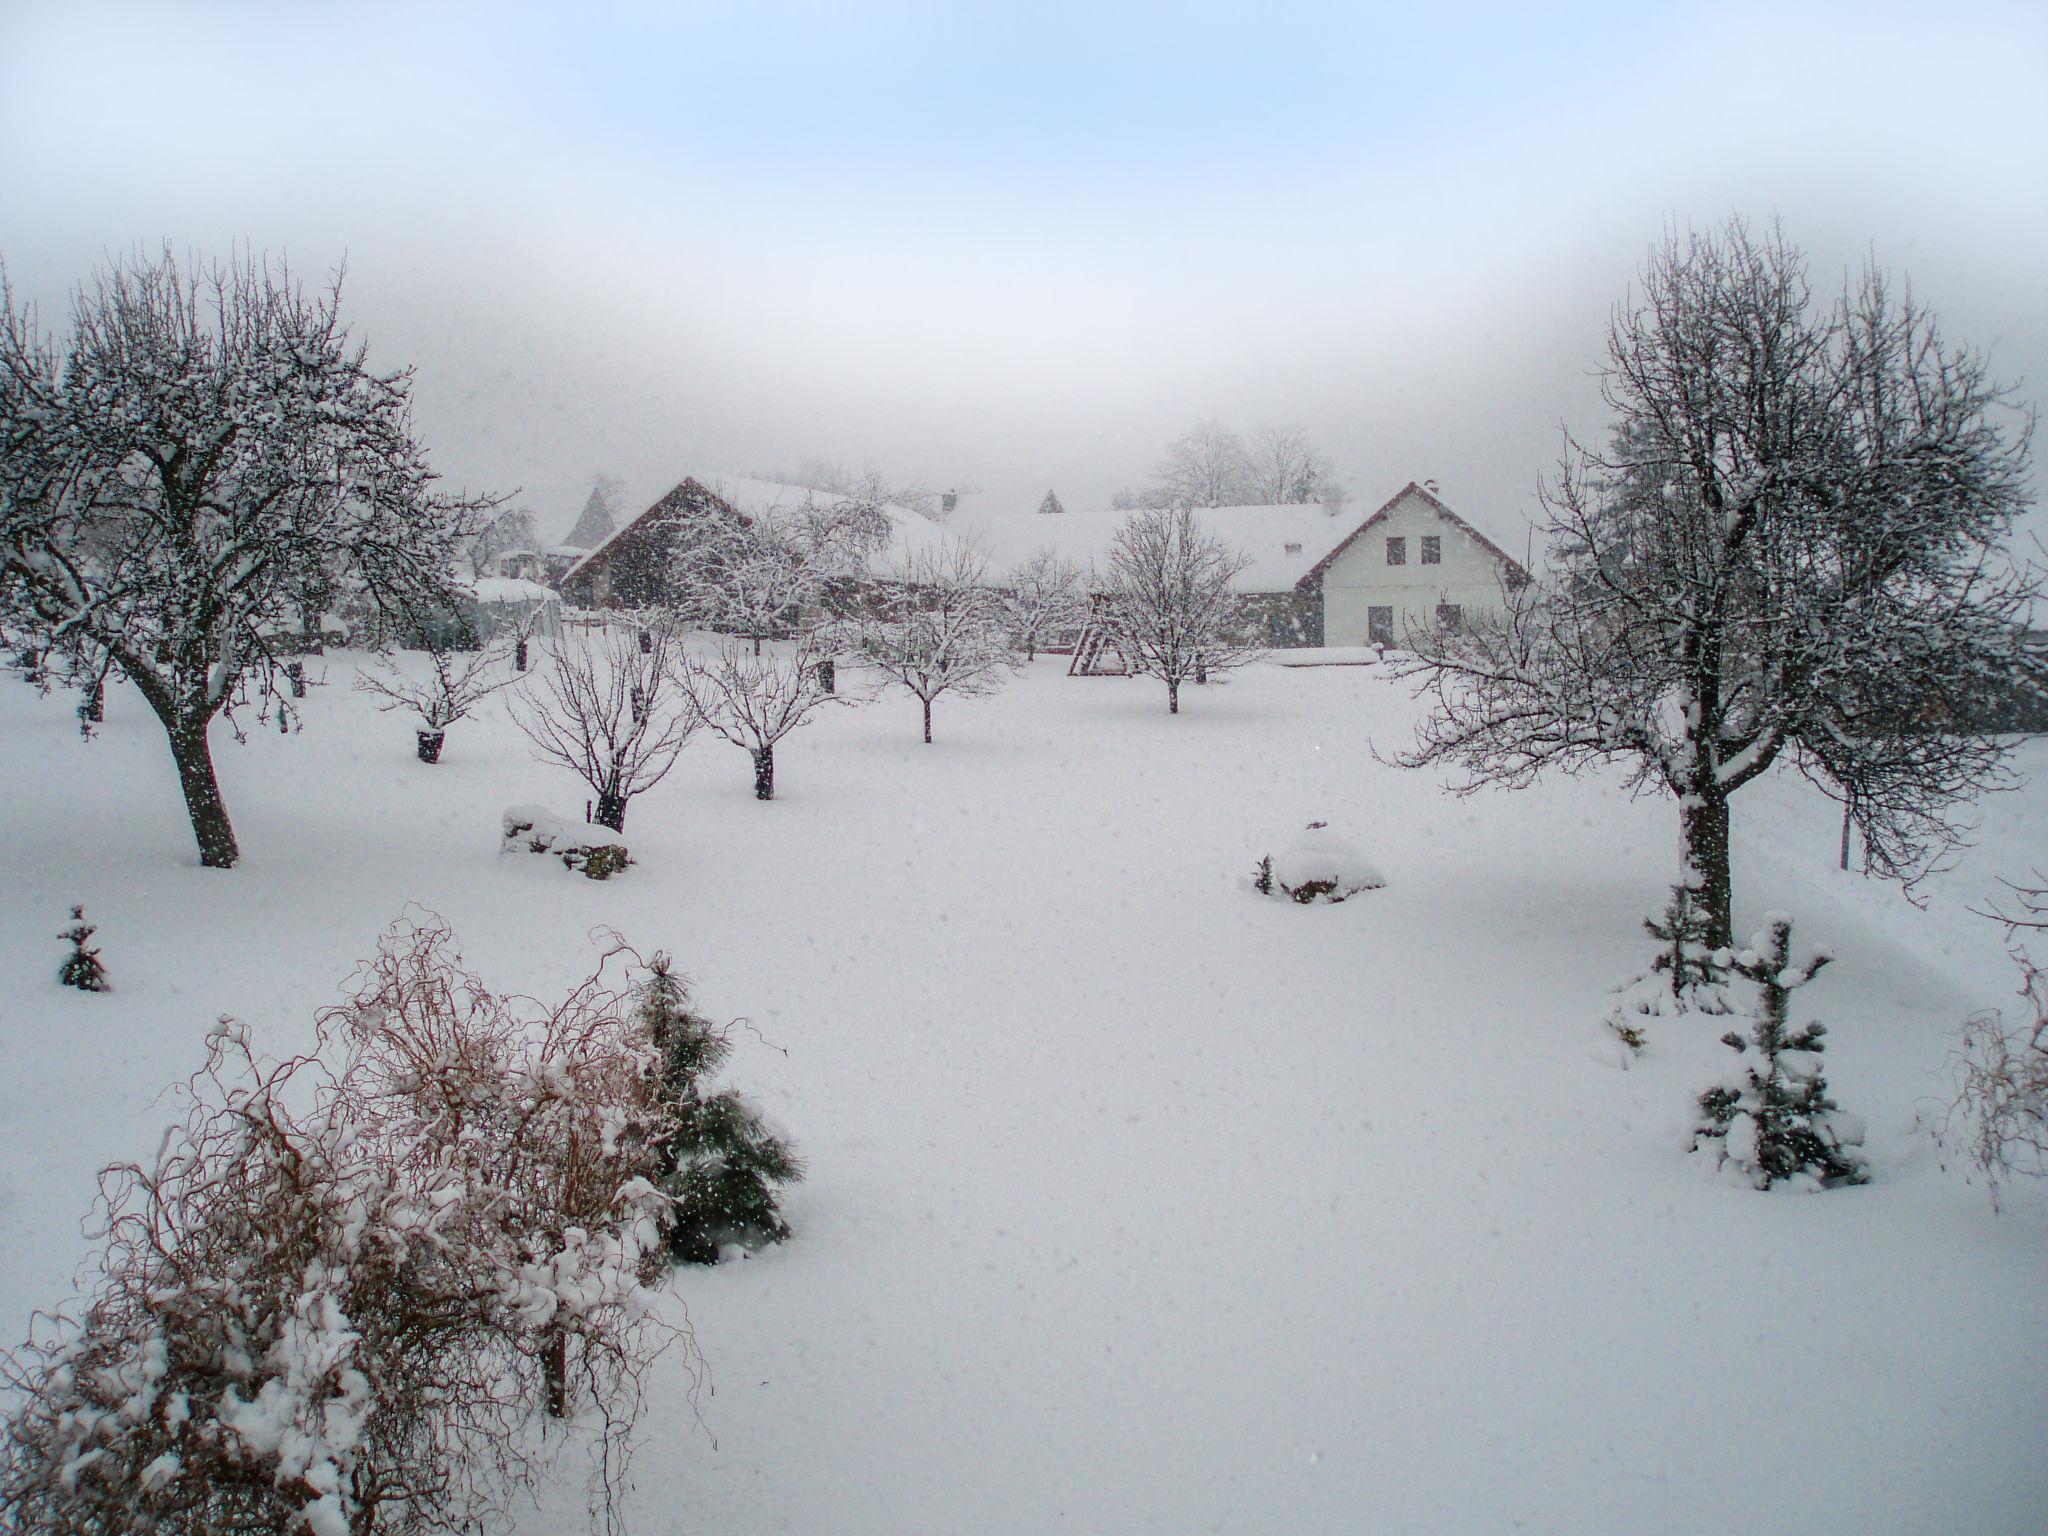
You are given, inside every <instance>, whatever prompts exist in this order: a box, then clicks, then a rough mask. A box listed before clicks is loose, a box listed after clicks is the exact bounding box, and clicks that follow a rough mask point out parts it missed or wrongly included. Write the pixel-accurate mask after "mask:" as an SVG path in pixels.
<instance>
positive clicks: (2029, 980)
mask: <svg viewBox="0 0 2048 1536" xmlns="http://www.w3.org/2000/svg"><path fill="white" fill-rule="evenodd" d="M2008 889H2009V890H2010V891H2011V893H2012V897H2013V902H2012V903H2011V904H2008V905H2006V906H1992V907H1989V908H1988V909H1984V910H1983V911H1982V912H1981V915H1982V916H1985V917H1988V918H1990V919H1992V920H1993V921H1994V922H1997V923H2000V924H2003V925H2004V928H2005V937H2006V952H2007V953H2008V954H2010V955H2011V956H2012V960H2013V964H2014V965H2016V966H2017V967H2018V968H2019V973H2020V985H2019V987H2018V993H2019V997H2020V1005H2021V1006H2020V1015H2019V1017H2018V1019H2017V1020H2015V1021H2008V1020H2007V1018H2006V1015H2005V1014H2004V1013H2003V1012H2002V1011H2000V1010H1998V1009H1995V1008H1994V1009H1988V1010H1986V1011H1984V1012H1982V1013H1976V1014H1972V1015H1971V1016H1970V1017H1969V1018H1968V1019H1966V1020H1964V1021H1963V1030H1962V1049H1961V1050H1960V1051H1959V1052H1958V1053H1957V1056H1956V1075H1957V1089H1958V1091H1957V1094H1956V1097H1955V1098H1954V1099H1953V1100H1952V1101H1951V1102H1950V1103H1949V1104H1948V1106H1947V1110H1946V1112H1945V1113H1944V1114H1943V1115H1942V1117H1941V1119H1940V1121H1939V1123H1937V1124H1936V1125H1935V1127H1934V1133H1935V1137H1936V1139H1937V1140H1938V1141H1940V1143H1941V1144H1942V1146H1943V1148H1944V1149H1946V1150H1951V1151H1952V1150H1954V1149H1955V1148H1957V1147H1960V1148H1961V1151H1962V1156H1963V1158H1964V1159H1965V1160H1966V1161H1967V1162H1968V1163H1969V1164H1970V1165H1971V1166H1972V1167H1974V1168H1975V1169H1976V1170H1977V1171H1978V1172H1979V1173H1980V1174H1982V1175H1983V1176H1984V1182H1985V1184H1986V1186H1987V1187H1988V1188H1989V1189H1990V1191H1991V1204H1992V1207H1993V1209H1996V1208H1997V1207H1998V1205H1999V1203H2000V1199H2001V1193H2002V1191H2003V1189H2004V1187H2005V1185H2006V1184H2007V1183H2008V1182H2010V1181H2011V1179H2012V1178H2013V1176H2014V1175H2015V1174H2020V1175H2025V1176H2026V1177H2029V1178H2041V1177H2043V1176H2048V973H2044V972H2043V971H2042V969H2041V965H2040V962H2038V961H2037V960H2035V958H2034V957H2033V955H2032V954H2031V953H2030V952H2029V951H2028V948H2027V940H2028V939H2029V938H2030V937H2033V936H2036V935H2039V934H2042V933H2048V879H2044V878H2043V876H2042V875H2041V873H2040V871H2038V870H2036V871H2035V872H2034V876H2033V883H2032V884H2030V885H2019V884H2014V883H2010V882H2008Z"/></svg>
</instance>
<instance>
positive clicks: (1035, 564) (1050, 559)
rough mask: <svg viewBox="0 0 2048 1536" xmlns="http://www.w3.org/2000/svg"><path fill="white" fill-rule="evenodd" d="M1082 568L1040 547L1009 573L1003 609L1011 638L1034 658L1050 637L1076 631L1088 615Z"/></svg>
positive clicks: (1026, 653)
mask: <svg viewBox="0 0 2048 1536" xmlns="http://www.w3.org/2000/svg"><path fill="white" fill-rule="evenodd" d="M1082 575H1083V573H1082V570H1081V567H1080V566H1078V565H1076V564H1075V563H1074V562H1073V561H1071V560H1066V559H1063V558H1061V557H1060V556H1059V555H1058V554H1057V553H1055V552H1054V551H1052V550H1050V549H1041V550H1040V551H1039V552H1038V553H1037V554H1035V555H1033V556H1032V557H1031V558H1030V559H1029V560H1027V561H1025V562H1024V564H1022V565H1020V566H1018V567H1017V569H1016V570H1014V571H1012V572H1011V573H1010V575H1009V578H1008V581H1007V583H1006V596H1005V597H1004V601H1003V607H1004V611H1005V612H1006V613H1007V614H1008V615H1009V620H1010V637H1011V639H1012V641H1013V642H1014V643H1015V644H1016V645H1017V647H1018V648H1019V649H1021V650H1022V651H1023V652H1024V655H1025V659H1026V660H1027V661H1035V660H1036V659H1037V657H1038V648H1039V646H1040V645H1042V644H1045V643H1046V642H1047V641H1048V640H1050V639H1057V638H1058V637H1059V636H1061V635H1065V634H1069V633H1071V632H1072V631H1074V630H1077V629H1079V628H1080V627H1081V625H1082V624H1083V623H1084V622H1086V620H1087V617H1088V595H1087V593H1086V591H1085V590H1084V586H1083V581H1082Z"/></svg>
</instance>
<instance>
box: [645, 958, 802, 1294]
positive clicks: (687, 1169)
mask: <svg viewBox="0 0 2048 1536" xmlns="http://www.w3.org/2000/svg"><path fill="white" fill-rule="evenodd" d="M648 971H649V975H648V978H647V980H646V981H645V982H643V983H642V984H641V985H640V988H639V991H638V993H637V994H636V996H635V999H634V1005H633V1018H634V1021H635V1022H636V1023H638V1024H639V1026H640V1027H641V1028H642V1029H643V1030H645V1031H646V1033H647V1037H648V1039H649V1040H650V1041H651V1042H652V1043H653V1047H654V1051H655V1054H656V1057H657V1059H658V1063H659V1065H658V1066H657V1068H656V1071H657V1073H658V1076H659V1088H658V1090H657V1091H658V1094H659V1096H660V1099H661V1102H662V1106H663V1109H664V1111H665V1112H666V1116H667V1118H666V1120H665V1121H664V1129H663V1131H662V1133H661V1134H660V1136H659V1137H658V1138H657V1139H656V1141H655V1143H654V1153H655V1171H654V1174H653V1179H654V1185H655V1188H657V1189H659V1190H660V1191H661V1192H662V1193H663V1194H664V1195H666V1196H668V1198H669V1201H670V1210H669V1217H668V1251H669V1256H670V1257H671V1258H673V1259H674V1260H675V1261H676V1262H677V1263H680V1264H716V1263H717V1262H718V1257H719V1250H720V1249H722V1248H724V1247H725V1246H726V1245H727V1244H728V1243H737V1244H739V1245H740V1246H741V1247H743V1248H754V1247H759V1246H761V1245H762V1244H765V1243H779V1242H781V1241H782V1240H783V1239H784V1238H786V1237H788V1236H789V1223H788V1222H787V1221H785V1220H784V1219H783V1217H782V1213H781V1211H780V1210H779V1209H778V1208H777V1205H776V1198H775V1191H776V1188H777V1186H779V1185H783V1184H794V1183H796V1182H797V1181H798V1180H799V1179H801V1178H802V1177H803V1176H804V1165H803V1161H802V1159H800V1158H799V1157H798V1156H797V1155H796V1153H795V1151H794V1150H793V1149H792V1148H791V1147H790V1145H789V1143H788V1142H787V1141H785V1140H784V1139H783V1138H782V1137H780V1136H778V1135H776V1134H775V1133H774V1132H773V1131H771V1130H770V1129H769V1128H768V1125H767V1123H766V1122H765V1121H764V1120H763V1119H762V1118H761V1112H760V1111H759V1110H758V1109H756V1108H754V1106H753V1105H751V1104H749V1103H748V1102H747V1101H746V1100H745V1099H743V1098H741V1097H740V1095H739V1094H737V1093H735V1092H734V1091H733V1090H731V1089H729V1088H728V1089H724V1090H721V1091H717V1092H714V1091H712V1090H711V1089H710V1088H709V1086H708V1080H709V1078H710V1077H711V1075H712V1074H713V1073H714V1072H716V1071H717V1070H718V1069H719V1067H720V1066H722V1065H724V1063H725V1059H726V1058H727V1057H728V1056H730V1055H731V1054H732V1043H731V1041H729V1040H728V1039H727V1038H726V1036H725V1032H724V1031H723V1030H722V1029H720V1028H719V1027H718V1026H717V1025H715V1024H713V1023H712V1022H711V1021H710V1020H709V1019H707V1018H705V1017H704V1016H703V1015H702V1014H699V1013H698V1012H696V1011H695V1010H694V1009H693V1008H692V1007H691V1006H690V994H689V990H688V988H686V987H685V986H684V985H683V980H682V978H681V977H680V976H678V975H676V973H675V971H674V970H673V969H672V968H671V966H670V962H669V957H668V956H667V955H666V954H663V953H661V952H659V951H657V952H656V953H655V955H654V957H653V958H652V959H651V960H649V961H648Z"/></svg>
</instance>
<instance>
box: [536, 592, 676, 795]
mask: <svg viewBox="0 0 2048 1536" xmlns="http://www.w3.org/2000/svg"><path fill="white" fill-rule="evenodd" d="M682 653H683V646H682V635H681V632H680V631H679V630H678V629H677V627H676V626H675V625H674V624H673V623H672V622H670V621H669V620H668V619H667V618H666V617H665V616H662V615H648V616H643V619H642V623H641V625H640V626H638V627H636V626H634V625H632V624H607V625H604V626H602V627H601V628H596V629H591V628H584V627H578V628H576V629H572V630H565V631H564V632H563V635H562V638H561V640H560V641H559V642H558V643H557V644H556V645H555V647H554V651H553V654H552V655H551V656H550V657H549V658H548V660H547V663H546V664H545V665H544V666H541V667H539V668H537V669H536V670H535V671H534V672H533V673H531V674H530V675H529V677H528V679H527V683H526V686H525V687H523V688H521V689H519V690H518V691H516V692H514V693H513V694H511V695H510V698H511V700H512V718H513V720H514V721H515V722H516V723H517V724H518V726H519V728H520V730H522V731H524V732H525V733H526V738H527V740H528V741H530V742H532V743H533V747H534V751H535V753H536V755H538V756H539V757H540V758H541V759H542V760H543V761H544V762H551V763H558V764H560V765H561V766H562V767H564V768H567V769H568V770H569V771H570V772H572V773H574V774H575V775H576V776H577V777H578V778H580V779H582V780H583V782H584V783H585V784H588V785H589V786H590V788H591V792H592V793H593V794H595V795H596V796H597V809H596V812H595V813H594V815H593V817H592V819H593V820H595V821H596V822H597V823H598V824H599V825H600V826H606V827H610V828H611V829H612V830H613V831H614V832H624V831H625V830H626V805H627V802H629V801H630V800H631V799H632V798H633V797H634V796H635V795H637V794H640V793H642V792H643V791H645V790H649V789H652V788H653V787H654V786H655V785H657V784H659V783H660V782H661V781H662V779H663V778H664V777H666V776H667V774H668V771H669V769H671V768H673V767H674V766H675V762H676V758H677V756H678V755H679V754H680V753H681V752H682V750H683V748H684V747H685V746H686V745H688V743H689V740H690V737H691V735H692V733H694V732H695V731H696V729H697V724H698V717H697V713H696V710H695V709H694V708H693V707H692V705H691V702H690V698H689V695H688V693H687V692H686V691H684V690H683V689H682V688H680V687H678V686H677V673H678V670H679V667H678V663H679V661H680V658H681V657H682Z"/></svg>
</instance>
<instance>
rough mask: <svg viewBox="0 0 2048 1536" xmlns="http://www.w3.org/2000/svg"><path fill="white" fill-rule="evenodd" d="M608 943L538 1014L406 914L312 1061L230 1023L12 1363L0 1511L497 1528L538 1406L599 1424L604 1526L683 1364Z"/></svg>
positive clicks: (222, 1522)
mask: <svg viewBox="0 0 2048 1536" xmlns="http://www.w3.org/2000/svg"><path fill="white" fill-rule="evenodd" d="M621 953H623V951H622V950H621V949H619V948H616V947H615V948H614V949H613V950H612V951H611V952H610V953H608V954H607V955H606V956H605V957H604V959H603V960H602V961H601V962H600V964H599V967H598V969H597V970H596V971H595V972H594V973H593V974H592V975H591V976H589V977H588V978H586V979H585V980H584V981H583V982H581V983H579V984H578V985H577V986H576V987H574V988H573V989H571V991H570V992H569V994H568V995H567V996H566V997H565V998H563V999H562V1000H561V1001H560V1002H558V1003H555V1004H553V1005H545V1004H541V1003H538V1002H535V1001H533V1000H531V999H524V998H513V997H505V996H501V995H499V994H496V993H493V992H491V991H490V990H489V989H488V988H486V987H485V986H484V984H483V983H482V981H481V980H480V979H479V978H477V977H476V976H475V975H473V974H472V973H470V972H469V971H467V970H466V969H465V968H464V967H463V965H462V962H461V957H460V955H459V954H458V953H457V951H456V949H455V943H454V938H453V936H452V935H451V934H450V933H449V931H448V929H447V928H446V927H445V926H444V925H442V924H441V923H440V921H439V920H438V919H435V918H433V917H431V916H422V917H419V918H416V919H408V920H406V921H404V922H401V923H400V924H399V925H398V926H397V927H395V928H394V929H393V930H392V931H391V932H390V933H389V934H387V935H386V937H385V939H384V941H383V943H382V944H381V945H380V947H379V950H378V954H377V957H376V958H375V959H374V960H373V961H371V962H370V963H369V964H368V965H367V966H365V968H364V969H363V971H362V972H361V974H360V975H359V976H358V977H357V979H356V982H355V985H354V987H353V989H352V992H351V995H350V997H349V999H348V1001H347V1002H345V1003H344V1004H343V1005H341V1006H340V1007H337V1008H333V1009H330V1010H328V1011H326V1012H325V1013H323V1014H322V1015H321V1016H320V1018H319V1019H318V1021H317V1027H316V1034H315V1044H314V1046H313V1048H312V1049H311V1051H310V1052H309V1053H308V1054H306V1055H303V1056H296V1057H291V1058H288V1059H286V1060H283V1061H272V1060H268V1059H266V1058H263V1057H260V1056H259V1055H257V1054H256V1052H255V1050H254V1048H253V1047H252V1045H251V1043H250V1040H249V1034H248V1031H247V1029H246V1028H245V1027H244V1026H242V1025H241V1024H239V1023H236V1022H235V1021H233V1020H231V1019H224V1020H222V1022H221V1023H220V1024H219V1025H218V1026H217V1027H216V1028H215V1029H214V1031H213V1033H212V1034H211V1036H210V1037H209V1038H208V1040H207V1044H206V1064H205V1066H204V1067H203V1068H202V1069H201V1070H200V1072H199V1073H198V1075H197V1076H195V1077H194V1078H193V1079H192V1081H191V1084H190V1087H189V1092H188V1095H187V1102H188V1109H187V1111H186V1114H185V1118H184V1120H183V1122H182V1123H181V1124H178V1125H175V1126H173V1127H172V1128H171V1129H170V1130H169V1131H168V1132H167V1133H166V1135H165V1138H164V1141H163V1143H162V1145H161V1147H160V1148H159V1149H158V1151H157V1153H156V1155H155V1157H154V1158H153V1159H150V1160H148V1161H146V1162H144V1163H139V1164H132V1165H125V1166H118V1167H114V1168H110V1169H109V1170H107V1172H106V1174H105V1175H104V1176H103V1180H102V1190H103V1198H102V1208H101V1226H102V1230H103V1233H104V1238H103V1244H104V1245H103V1249H102V1253H101V1260H100V1278H99V1281H98V1284H97V1285H96V1287H95V1288H94V1290H93V1293H92V1295H91V1298H90V1300H89V1302H88V1304H87V1306H86V1308H85V1310H84V1312H83V1313H82V1314H81V1315H79V1316H77V1317H75V1318H71V1319H55V1320H52V1319H45V1321H44V1326H43V1328H42V1330H41V1333H40V1336H39V1337H38V1338H37V1339H35V1340H34V1341H32V1342H31V1343H30V1344H29V1345H28V1346H27V1347H26V1348H24V1349H23V1350H21V1351H20V1352H18V1353H16V1354H14V1355H12V1356H10V1357H8V1358H7V1361H6V1364H5V1367H4V1377H5V1380H6V1382H7V1385H8V1387H9V1388H10V1390H11V1392H12V1394H13V1396H14V1398H15V1402H16V1406H15V1407H14V1408H13V1410H12V1413H11V1416H10V1418H9V1419H8V1420H7V1422H6V1424H5V1439H4V1443H0V1508H4V1509H5V1510H7V1511H8V1528H9V1529H21V1530H36V1531H77V1532H86V1531H98V1530H114V1529H119V1530H135V1529H145V1528H146V1529H149V1530H152V1531H160V1532H164V1533H170V1536H219V1533H238V1532H239V1533H249V1536H255V1533H258V1532H274V1531H287V1530H306V1531H310V1532H314V1533H317V1536H349V1533H360V1532H368V1531H371V1530H376V1531H385V1532H394V1533H405V1532H442V1531H451V1530H471V1529H476V1528H478V1527H480V1526H483V1525H487V1524H489V1525H495V1524H497V1523H498V1522H499V1521H501V1520H502V1519H503V1518H504V1516H505V1514H506V1512H507V1509H508V1506H509V1504H510V1503H511V1501H512V1500H513V1499H514V1498H515V1497H517V1496H519V1495H521V1494H522V1493H523V1492H524V1491H525V1490H527V1489H528V1488H530V1487H531V1485H532V1484H533V1483H534V1481H535V1480H536V1479H537V1478H538V1477H539V1476H540V1475H541V1474H542V1473H543V1472H544V1471H545V1470H546V1466H547V1461H548V1445H547V1442H546V1441H545V1440H543V1439H542V1438H541V1437H539V1436H537V1435H535V1434H534V1433H533V1429H534V1426H535V1423H536V1417H537V1415H540V1414H542V1413H546V1414H552V1415H556V1416H566V1415H570V1414H578V1413H587V1415H588V1418H589V1425H588V1427H589V1430H590V1440H591V1444H592V1499H591V1508H592V1510H593V1513H594V1516H601V1517H604V1518H605V1519H606V1520H607V1521H609V1518H610V1513H611V1510H612V1506H613V1501H614V1499H615V1497H616V1495H617V1493H618V1491H619V1490H620V1488H621V1487H622V1486H623V1480H624V1476H625V1469H626V1456H627V1453H628V1451H629V1449H630V1440H631V1432H632V1428H633V1422H634V1418H635V1415H636V1414H637V1412H638V1409H639V1405H640V1395H641V1388H642V1382H643V1379H644V1376H645V1373H646V1371H647V1369H648V1368H649V1366H650V1365H651V1364H652V1362H653V1361H654V1359H655V1357H656V1356H657V1355H658V1354H660V1353H661V1352H662V1350H663V1349H665V1348H667V1347H668V1346H670V1345H673V1344H680V1345H682V1346H683V1348H684V1349H685V1351H686V1352H687V1353H688V1354H689V1355H690V1357H691V1361H692V1367H693V1368H694V1358H695V1352H694V1347H693V1344H692V1341H691V1339H690V1336H689V1335H688V1333H687V1332H685V1331H683V1330H681V1329H679V1328H677V1327H676V1326H675V1325H673V1324H672V1323H670V1322H668V1321H667V1320H665V1319H664V1318H663V1317H662V1315H661V1313H660V1311H659V1310H658V1308H657V1307H656V1305H655V1302H654V1298H653V1297H652V1295H651V1294H650V1293H649V1292H648V1291H647V1290H646V1289H645V1286H646V1284H647V1282H649V1281H650V1280H651V1279H653V1278H654V1277H655V1276H656V1275H657V1274H658V1273H659V1271H660V1268H661V1254H662V1249H663V1243H664V1228H663V1222H664V1218H665V1212H666V1209H667V1201H666V1200H665V1198H664V1197H663V1196H662V1195H661V1194H660V1193H659V1192H658V1191H657V1190H655V1188H654V1187H653V1185H652V1184H651V1182H650V1181H649V1177H648V1175H649V1173H650V1172H652V1171H653V1170H654V1168H655V1166H656V1158H655V1154H654V1147H655V1146H656V1144H657V1143H658V1142H659V1141H660V1140H661V1138H662V1137H663V1135H664V1134H665V1126H666V1123H667V1122H666V1111H665V1109H664V1108H663V1105H662V1103H661V1100H660V1098H659V1094H658V1092H657V1091H656V1084H657V1081H658V1079H657V1076H656V1073H655V1065H656V1061H655V1053H654V1051H653V1050H652V1048H651V1046H650V1045H649V1043H648V1041H647V1038H646V1036H645V1034H644V1032H643V1031H642V1030H641V1029H640V1028H639V1026H638V1025H637V1024H636V1023H635V1022H634V1021H633V1020H632V1019H631V1017H630V1016H629V1010H628V997H627V995H626V994H625V993H624V992H623V991H622V990H621V989H620V988H618V987H616V986H614V985H613V984H612V983H611V982H610V980H609V979H608V974H609V970H610V968H611V966H612V965H613V962H614V961H615V960H616V958H617V957H618V956H619V955H620V954H621Z"/></svg>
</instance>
